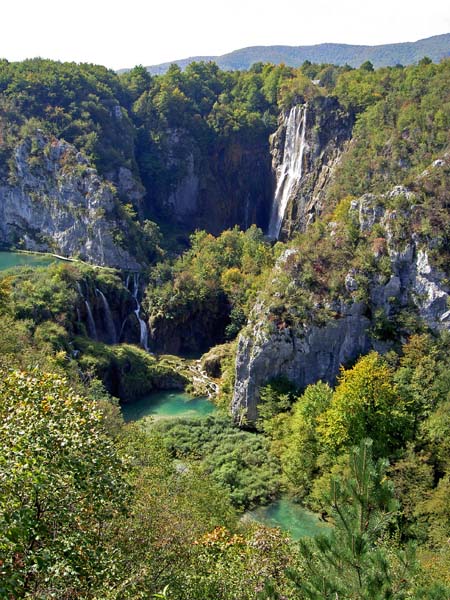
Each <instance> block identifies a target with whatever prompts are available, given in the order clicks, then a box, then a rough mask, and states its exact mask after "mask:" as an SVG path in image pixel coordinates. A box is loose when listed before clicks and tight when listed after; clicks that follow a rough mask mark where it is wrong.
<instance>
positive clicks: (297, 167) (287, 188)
mask: <svg viewBox="0 0 450 600" xmlns="http://www.w3.org/2000/svg"><path fill="white" fill-rule="evenodd" d="M307 106H308V105H307V104H303V105H302V106H294V107H293V108H291V111H290V113H289V117H288V119H287V122H286V137H285V141H284V153H283V162H282V164H281V165H280V167H279V168H278V170H277V187H276V190H275V196H274V199H273V205H272V214H271V216H270V223H269V229H268V232H267V235H268V237H270V238H272V239H275V240H277V239H278V236H279V235H280V229H281V225H282V223H283V219H284V213H285V212H286V208H287V205H288V202H289V198H290V196H291V194H292V192H293V190H294V186H295V184H296V183H297V182H298V181H299V180H300V179H301V177H302V169H303V154H304V151H305V134H306V111H307Z"/></svg>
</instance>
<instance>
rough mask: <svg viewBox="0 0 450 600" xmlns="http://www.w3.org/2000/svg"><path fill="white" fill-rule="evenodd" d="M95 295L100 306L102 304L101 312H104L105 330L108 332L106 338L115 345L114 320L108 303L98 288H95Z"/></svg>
mask: <svg viewBox="0 0 450 600" xmlns="http://www.w3.org/2000/svg"><path fill="white" fill-rule="evenodd" d="M95 293H96V294H97V295H98V296H100V298H101V301H102V304H103V310H104V312H105V322H106V328H107V330H108V336H109V338H110V342H111V344H117V332H116V326H115V325H114V319H113V316H112V313H111V308H110V306H109V302H108V300H107V298H106V296H105V294H104V293H103V292H102V291H101V290H99V289H98V288H96V290H95Z"/></svg>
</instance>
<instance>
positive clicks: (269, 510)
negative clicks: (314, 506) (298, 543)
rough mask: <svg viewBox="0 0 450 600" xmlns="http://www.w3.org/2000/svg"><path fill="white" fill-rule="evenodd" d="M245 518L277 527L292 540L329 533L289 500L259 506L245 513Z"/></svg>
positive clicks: (324, 524)
mask: <svg viewBox="0 0 450 600" xmlns="http://www.w3.org/2000/svg"><path fill="white" fill-rule="evenodd" d="M246 518H250V519H253V520H254V521H257V522H258V523H262V524H263V525H267V526H268V527H279V528H280V529H282V530H283V531H285V532H286V533H289V534H290V536H291V537H292V538H293V539H294V540H299V539H300V538H302V537H314V536H316V535H319V534H323V533H325V534H326V533H327V532H329V531H330V526H329V525H328V524H327V523H325V522H324V521H321V520H320V519H319V517H318V516H317V515H315V514H314V513H312V512H311V511H309V510H306V509H305V508H303V507H302V506H300V505H299V504H295V503H294V502H292V500H289V498H280V500H277V501H276V502H273V503H272V504H269V505H268V506H260V507H258V508H256V509H254V510H252V511H249V512H247V513H246Z"/></svg>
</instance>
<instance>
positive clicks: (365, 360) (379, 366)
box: [317, 352, 410, 457]
mask: <svg viewBox="0 0 450 600" xmlns="http://www.w3.org/2000/svg"><path fill="white" fill-rule="evenodd" d="M317 431H318V434H319V436H320V439H321V442H322V443H323V444H325V445H326V446H328V447H329V448H330V450H331V451H337V450H339V449H341V448H343V447H344V448H345V447H346V448H348V447H349V446H350V445H351V444H354V443H358V442H359V441H360V440H362V439H364V438H365V437H367V436H368V435H371V436H372V438H373V440H374V441H373V444H374V452H375V455H376V456H377V457H379V456H387V455H389V452H392V449H394V448H395V447H397V446H399V445H401V444H402V440H405V439H408V436H409V435H410V432H409V431H410V419H409V415H408V413H407V408H406V404H405V402H404V400H403V399H402V398H401V396H400V395H399V393H398V391H397V390H396V387H395V385H394V382H393V372H392V370H391V369H390V368H389V366H388V364H387V363H386V362H385V360H384V359H383V358H381V357H380V356H379V355H378V354H377V353H375V352H371V353H370V354H368V355H367V356H364V357H362V358H361V359H360V360H359V361H358V362H357V364H356V365H355V366H354V367H353V368H352V369H349V370H347V371H345V370H343V371H342V374H341V377H340V378H339V383H338V386H337V387H336V390H335V392H334V394H333V399H332V401H331V404H330V407H329V408H328V409H327V410H326V411H325V412H324V413H323V414H322V415H320V416H319V417H318V427H317Z"/></svg>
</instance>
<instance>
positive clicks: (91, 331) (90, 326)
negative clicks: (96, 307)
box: [84, 300, 97, 340]
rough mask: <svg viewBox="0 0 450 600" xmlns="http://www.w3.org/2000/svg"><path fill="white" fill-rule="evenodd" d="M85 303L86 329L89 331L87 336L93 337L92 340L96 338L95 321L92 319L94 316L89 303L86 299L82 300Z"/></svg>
mask: <svg viewBox="0 0 450 600" xmlns="http://www.w3.org/2000/svg"><path fill="white" fill-rule="evenodd" d="M84 303H85V305H86V312H87V317H88V318H87V324H88V331H89V336H90V337H91V338H93V339H94V340H96V339H97V328H96V326H95V321H94V317H93V315H92V309H91V305H90V304H89V302H88V300H85V301H84Z"/></svg>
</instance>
